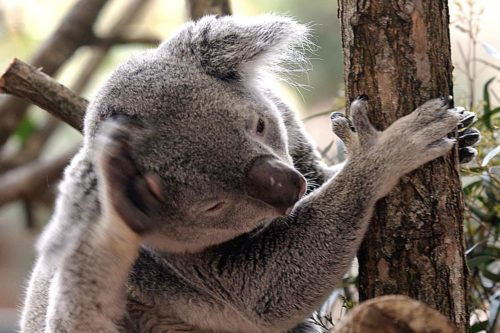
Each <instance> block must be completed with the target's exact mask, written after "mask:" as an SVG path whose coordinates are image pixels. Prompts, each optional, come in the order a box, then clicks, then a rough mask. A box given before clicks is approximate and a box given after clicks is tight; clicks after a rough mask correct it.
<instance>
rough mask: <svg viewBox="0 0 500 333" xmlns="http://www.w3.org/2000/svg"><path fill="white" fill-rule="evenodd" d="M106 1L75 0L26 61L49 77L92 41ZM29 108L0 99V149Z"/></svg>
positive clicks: (23, 103) (11, 100)
mask: <svg viewBox="0 0 500 333" xmlns="http://www.w3.org/2000/svg"><path fill="white" fill-rule="evenodd" d="M106 2H107V0H79V1H77V2H76V3H75V5H74V6H73V7H72V8H71V10H70V11H69V12H68V13H67V14H66V16H65V17H64V18H63V19H62V21H61V24H60V25H59V26H58V28H57V29H56V30H55V31H54V33H53V34H52V35H51V37H50V38H49V39H47V41H46V42H45V43H44V44H43V45H42V46H41V47H40V48H39V50H38V52H37V53H36V54H35V56H34V57H33V58H32V59H31V60H30V61H29V62H30V63H31V64H32V65H33V66H35V67H37V68H38V67H40V68H43V71H44V72H45V73H47V74H48V75H50V76H53V75H54V74H55V73H56V72H57V71H58V70H59V68H60V67H61V66H62V65H63V64H64V63H65V62H66V61H67V60H68V59H69V58H70V57H71V56H72V55H73V53H74V52H75V51H76V50H77V49H78V48H79V47H80V46H82V45H86V44H87V43H88V41H89V40H90V39H92V38H93V36H94V33H93V26H94V23H95V21H96V20H97V17H98V16H99V13H100V12H101V9H102V8H103V7H104V5H105V4H106ZM28 106H29V103H27V102H26V101H22V100H19V99H17V98H15V97H12V96H0V119H1V120H2V121H0V146H2V145H3V144H4V143H5V142H6V141H7V139H8V138H9V136H10V134H11V133H12V132H13V131H14V130H15V129H16V128H17V126H18V125H19V123H20V122H21V120H22V119H23V117H24V114H25V112H26V110H27V108H28Z"/></svg>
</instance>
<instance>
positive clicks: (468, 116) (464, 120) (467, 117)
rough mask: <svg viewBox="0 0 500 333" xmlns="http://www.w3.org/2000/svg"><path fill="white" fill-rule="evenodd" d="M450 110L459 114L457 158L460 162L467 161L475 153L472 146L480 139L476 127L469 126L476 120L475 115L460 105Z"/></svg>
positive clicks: (470, 159) (474, 155) (472, 157)
mask: <svg viewBox="0 0 500 333" xmlns="http://www.w3.org/2000/svg"><path fill="white" fill-rule="evenodd" d="M451 110H452V111H454V112H456V113H457V114H458V115H459V116H460V123H459V124H458V158H459V160H460V163H462V164H465V163H469V162H471V161H472V160H474V158H475V157H476V155H477V150H476V149H475V148H473V146H474V145H476V144H477V143H479V141H480V140H481V133H480V132H479V131H478V130H477V129H476V128H471V126H472V125H473V124H474V123H475V122H476V121H477V117H476V115H475V114H474V113H473V112H470V111H466V110H465V109H464V108H463V107H460V106H458V107H455V108H453V109H451Z"/></svg>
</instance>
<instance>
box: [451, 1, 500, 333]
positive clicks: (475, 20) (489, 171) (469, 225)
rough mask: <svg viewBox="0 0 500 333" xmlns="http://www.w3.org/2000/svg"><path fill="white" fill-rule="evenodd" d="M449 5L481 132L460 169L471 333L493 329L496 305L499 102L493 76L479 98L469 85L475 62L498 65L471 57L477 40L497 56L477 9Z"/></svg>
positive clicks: (499, 289) (499, 292)
mask: <svg viewBox="0 0 500 333" xmlns="http://www.w3.org/2000/svg"><path fill="white" fill-rule="evenodd" d="M455 5H456V6H457V8H458V10H459V13H458V15H457V22H456V23H455V27H456V28H457V30H459V31H461V32H462V33H464V34H465V35H466V37H467V38H466V42H465V43H464V44H465V45H461V44H459V51H460V52H459V53H460V56H461V60H462V62H461V63H460V64H457V65H456V67H457V68H458V69H459V70H460V71H461V72H463V74H464V75H465V77H466V79H467V81H468V90H469V91H468V93H469V94H468V101H467V102H468V105H469V107H470V108H471V109H472V110H473V111H475V112H476V114H477V116H478V121H477V123H476V125H475V126H476V128H477V129H479V130H480V131H481V135H482V141H481V143H480V144H479V145H478V147H477V151H478V155H477V159H476V161H474V162H472V163H471V164H470V165H469V166H467V167H465V168H463V170H462V176H463V177H462V179H463V191H464V201H465V205H466V211H465V216H464V231H465V242H466V246H467V249H468V250H467V252H466V254H467V263H468V266H469V271H470V276H471V278H470V290H469V294H470V303H471V306H472V316H473V321H474V323H473V325H472V327H471V332H472V333H475V332H485V331H488V332H493V330H494V327H495V325H496V321H497V320H498V317H499V309H500V285H499V283H500V239H499V238H500V216H499V212H500V203H499V202H500V200H499V199H500V159H499V158H498V157H499V153H500V145H499V136H498V120H499V114H500V105H494V104H495V103H494V102H493V101H492V97H495V98H496V99H497V102H498V103H500V101H498V97H497V96H498V95H497V94H496V92H495V90H494V89H493V88H492V83H493V82H494V81H495V77H492V78H490V79H489V80H487V81H486V82H485V83H484V84H483V88H482V100H479V101H476V100H475V94H474V90H475V86H476V83H477V80H478V77H479V75H478V74H479V71H480V69H479V68H478V67H479V66H483V67H485V68H487V69H490V70H493V71H496V72H498V74H499V75H500V67H499V66H497V65H495V64H494V63H492V62H490V61H489V60H484V59H480V58H478V57H477V53H478V52H477V48H478V45H482V46H483V47H484V48H485V50H486V52H487V53H488V54H489V55H491V56H492V58H493V59H494V58H497V57H498V52H497V51H496V50H495V49H494V48H493V47H492V46H490V45H489V44H487V43H485V42H481V41H480V39H479V32H480V25H479V22H480V16H481V14H482V12H483V10H482V8H480V7H479V6H478V4H477V3H476V2H475V1H467V3H466V4H462V3H461V2H459V1H455ZM482 69H484V68H482ZM498 103H497V104H498Z"/></svg>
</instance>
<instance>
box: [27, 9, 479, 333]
mask: <svg viewBox="0 0 500 333" xmlns="http://www.w3.org/2000/svg"><path fill="white" fill-rule="evenodd" d="M307 35H308V30H307V28H306V27H304V26H303V25H300V24H298V23H296V22H295V21H293V20H292V19H290V18H286V17H278V16H273V15H264V16H259V17H254V18H236V17H229V16H228V17H214V16H208V17H204V18H202V19H200V20H199V21H197V22H189V23H187V24H185V25H183V26H182V27H181V28H180V29H179V30H178V31H177V32H176V33H175V34H174V35H173V36H172V37H171V38H170V39H169V40H168V41H166V42H164V43H163V44H161V45H160V46H159V47H158V48H156V49H152V50H148V51H146V52H144V53H142V54H140V55H137V56H135V57H133V58H132V59H130V60H128V61H127V62H125V63H124V64H123V65H121V66H120V67H119V68H118V69H116V71H115V72H114V73H113V74H112V75H111V77H110V78H109V80H108V81H107V83H105V84H104V86H103V87H102V89H101V90H100V91H99V92H98V94H97V96H96V97H95V98H94V99H93V101H92V102H91V103H90V105H89V107H88V110H87V113H86V117H85V125H84V142H83V146H82V148H81V149H80V151H79V152H78V153H77V155H76V156H75V157H74V158H73V160H72V162H71V163H70V165H69V166H68V168H67V169H66V171H65V174H64V178H63V181H62V183H61V184H60V187H59V196H58V199H57V202H56V207H55V212H54V215H53V217H52V219H51V221H50V223H49V224H48V226H47V227H46V229H45V230H44V232H43V234H42V236H41V238H40V240H39V242H38V245H37V250H38V258H37V261H36V264H35V267H34V269H33V272H32V275H31V280H30V282H29V287H28V292H27V296H26V301H25V305H24V309H23V314H22V319H21V327H22V331H23V332H193V333H194V332H198V333H201V332H248V333H250V332H251V333H256V332H296V333H298V332H314V328H313V327H312V325H310V324H308V322H307V318H308V317H309V316H310V315H311V313H313V311H314V310H315V309H317V308H318V307H319V306H320V305H321V304H322V302H323V301H324V300H325V299H326V298H327V297H328V295H329V294H330V293H331V291H332V290H333V288H334V287H335V285H336V283H337V282H338V281H339V280H340V279H341V278H342V276H343V274H344V273H345V272H346V270H347V269H348V268H349V266H350V264H351V261H352V260H353V258H354V257H355V255H356V252H357V250H358V247H359V245H360V243H361V241H362V239H363V236H364V234H365V232H366V229H367V227H368V222H369V219H370V216H371V214H372V212H373V209H374V205H375V203H376V201H377V200H378V199H380V198H382V197H384V196H385V195H387V194H388V192H389V191H390V190H391V189H392V188H393V186H394V185H396V183H397V182H398V180H399V179H400V177H401V176H403V175H404V174H406V173H408V172H410V171H412V170H414V169H416V168H417V167H419V166H421V165H422V164H424V163H426V162H429V161H431V160H433V159H435V158H438V157H440V156H443V155H445V154H447V153H448V152H449V151H450V150H451V149H452V148H453V146H454V145H455V143H456V140H455V139H452V138H448V137H447V134H448V133H450V132H452V131H453V130H454V129H456V127H457V126H458V125H460V124H461V126H463V127H467V126H468V125H470V124H469V123H470V122H471V119H472V118H471V117H473V116H471V114H470V113H468V112H467V111H465V110H463V109H451V108H450V106H449V104H450V101H451V100H450V99H449V98H437V99H433V100H430V101H428V102H427V103H425V104H424V105H422V106H420V107H419V108H417V109H416V110H415V111H413V112H412V113H410V114H409V115H407V116H405V117H403V118H401V119H399V120H398V121H396V122H395V123H393V124H392V125H391V126H390V127H388V128H387V129H385V130H384V131H378V130H377V129H375V128H374V127H373V126H372V125H371V124H370V122H369V120H368V116H367V115H368V112H369V108H370V106H369V101H368V100H367V98H366V97H360V98H358V99H356V100H354V101H353V102H352V104H351V105H350V109H351V114H352V121H351V120H350V119H347V118H346V117H344V116H343V115H340V114H333V115H332V128H333V131H334V133H336V134H337V135H338V136H339V137H340V139H341V140H343V142H344V143H345V146H346V149H347V153H348V159H347V161H346V162H345V163H343V164H342V165H340V166H333V167H328V166H326V165H324V164H323V163H322V162H321V160H320V157H319V155H318V153H317V152H316V150H315V149H314V145H313V144H312V143H311V141H310V139H309V138H308V136H307V135H306V134H305V132H304V129H303V126H302V125H301V123H300V122H299V121H298V119H297V116H296V115H295V114H294V112H293V110H292V109H291V108H290V107H289V106H288V105H287V104H286V103H285V102H284V101H283V100H282V99H281V98H280V97H279V96H278V94H277V93H276V92H275V91H274V90H273V89H272V88H271V87H270V86H269V84H268V77H269V74H270V73H276V72H279V71H280V70H281V71H282V70H283V67H281V68H280V64H282V63H283V61H285V62H287V61H289V60H290V59H291V60H294V59H295V58H297V57H299V56H300V50H301V48H303V46H304V45H305V43H306V41H307ZM297 50H298V52H299V53H297ZM477 136H478V134H477V133H476V132H474V131H472V132H471V131H468V132H467V133H466V134H464V135H462V137H465V139H463V140H462V141H463V144H462V146H463V147H462V148H463V151H464V152H465V153H464V154H462V155H463V156H464V158H465V159H467V158H469V159H470V156H471V155H474V149H473V148H471V147H470V145H472V143H474V142H475V138H476V137H477ZM476 141H477V140H476Z"/></svg>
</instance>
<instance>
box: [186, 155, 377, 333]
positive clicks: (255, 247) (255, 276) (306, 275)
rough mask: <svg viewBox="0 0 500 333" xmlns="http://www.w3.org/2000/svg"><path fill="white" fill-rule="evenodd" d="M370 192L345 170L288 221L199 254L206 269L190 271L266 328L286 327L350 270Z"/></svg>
mask: <svg viewBox="0 0 500 333" xmlns="http://www.w3.org/2000/svg"><path fill="white" fill-rule="evenodd" d="M366 172H370V171H369V170H367V171H366ZM372 174H373V173H372ZM374 186H375V184H373V183H370V182H367V181H366V177H365V176H364V173H363V170H362V169H361V168H359V166H355V167H353V166H352V165H349V164H348V165H346V167H345V168H344V169H343V171H341V172H340V173H339V174H338V176H337V177H334V178H333V179H330V180H329V181H328V182H327V183H326V184H325V185H324V186H323V187H322V188H320V189H318V190H317V191H315V192H314V193H312V194H311V195H309V196H307V197H305V198H304V199H303V200H302V201H301V202H300V203H299V205H298V207H297V208H296V210H295V212H294V213H292V215H291V216H290V217H289V218H287V219H283V220H278V221H275V222H274V223H272V224H271V225H270V226H269V227H268V228H267V229H265V230H264V231H262V232H260V233H259V234H257V235H253V236H243V237H241V238H240V239H239V240H237V241H236V242H231V243H230V244H228V245H226V246H230V247H232V248H231V249H228V248H227V247H226V246H223V247H219V248H215V249H214V250H212V251H209V252H205V253H204V254H203V255H204V256H207V257H206V258H203V260H200V261H199V262H204V263H210V266H208V267H202V268H200V267H198V268H196V267H195V269H201V270H202V271H209V272H210V280H209V281H208V282H207V281H205V283H207V284H211V286H210V287H209V288H215V287H213V286H221V285H222V286H223V289H226V290H229V293H228V294H231V295H238V299H237V300H232V301H233V302H235V303H236V304H238V306H239V307H240V308H241V309H247V311H249V312H247V315H248V316H249V317H250V318H249V319H251V320H254V321H255V322H258V323H260V324H261V325H262V326H263V327H266V330H267V329H271V330H282V329H286V328H289V327H291V326H292V325H293V324H296V323H297V322H299V321H301V320H303V318H306V317H307V316H308V315H310V314H311V313H312V311H314V310H315V309H317V308H318V307H319V306H320V305H321V303H322V301H323V300H324V298H325V297H326V296H327V295H328V294H329V292H330V291H331V290H332V289H333V288H334V287H335V285H336V283H337V282H338V281H339V280H340V279H341V278H342V275H343V274H344V273H345V271H346V270H347V269H348V267H349V265H350V264H351V261H352V258H354V257H355V254H356V251H357V249H358V246H359V244H360V242H361V240H362V238H363V235H364V232H365V230H366V228H367V225H368V221H369V218H370V215H371V211H372V209H373V206H374V204H375V199H376V197H377V194H376V193H375V192H374V191H375V187H374ZM242 258H245V260H242ZM214 263H215V264H214ZM215 267H216V268H215ZM190 275H191V276H193V275H192V274H190ZM211 279H214V280H216V281H215V282H214V283H213V284H212V283H211V282H212V280H211ZM214 292H215V293H217V294H219V293H224V291H220V290H214Z"/></svg>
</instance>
